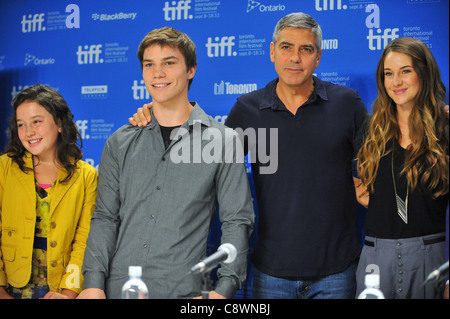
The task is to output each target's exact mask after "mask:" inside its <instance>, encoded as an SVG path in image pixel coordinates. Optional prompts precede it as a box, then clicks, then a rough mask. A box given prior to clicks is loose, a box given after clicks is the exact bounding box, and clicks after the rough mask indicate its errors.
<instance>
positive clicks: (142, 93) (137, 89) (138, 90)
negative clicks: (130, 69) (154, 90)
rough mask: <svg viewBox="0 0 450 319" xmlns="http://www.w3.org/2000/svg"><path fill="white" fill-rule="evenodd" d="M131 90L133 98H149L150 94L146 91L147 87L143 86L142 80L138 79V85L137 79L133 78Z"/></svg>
mask: <svg viewBox="0 0 450 319" xmlns="http://www.w3.org/2000/svg"><path fill="white" fill-rule="evenodd" d="M131 90H132V91H133V99H134V100H144V99H145V100H148V99H149V98H150V94H149V93H148V91H147V89H146V88H145V83H144V80H141V81H140V85H139V84H138V81H137V80H134V81H133V86H132V87H131Z"/></svg>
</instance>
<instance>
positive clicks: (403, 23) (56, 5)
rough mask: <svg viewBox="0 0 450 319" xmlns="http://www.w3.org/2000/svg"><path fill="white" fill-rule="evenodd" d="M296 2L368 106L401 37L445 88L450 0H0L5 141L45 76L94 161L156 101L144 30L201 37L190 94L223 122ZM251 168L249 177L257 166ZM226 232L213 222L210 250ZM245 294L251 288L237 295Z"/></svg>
mask: <svg viewBox="0 0 450 319" xmlns="http://www.w3.org/2000/svg"><path fill="white" fill-rule="evenodd" d="M295 11H303V12H306V13H308V14H310V15H311V16H313V17H314V18H315V19H316V20H317V21H318V22H319V23H320V25H321V26H322V29H323V52H322V60H321V63H320V66H319V67H318V68H317V69H316V75H317V76H318V77H319V78H321V79H323V80H326V81H330V82H334V83H338V84H341V85H344V86H349V87H352V88H354V89H356V90H358V92H359V94H360V96H361V97H362V99H363V101H364V102H365V103H366V106H367V108H368V109H369V110H370V107H371V104H372V102H373V100H374V98H375V96H376V86H375V69H376V65H377V62H378V59H379V57H380V54H381V52H382V50H383V48H384V46H385V45H386V44H387V43H388V42H389V41H390V40H392V39H394V38H398V37H403V36H409V37H414V38H419V39H421V40H422V41H423V42H425V43H426V44H427V45H428V46H429V47H430V48H431V50H432V52H433V54H434V56H435V58H436V59H437V61H438V64H439V66H440V69H441V72H442V79H443V81H444V84H445V85H446V87H447V88H448V84H449V1H448V0H258V1H256V0H220V1H218V0H169V1H164V0H151V1H150V0H129V1H111V0H109V1H106V0H69V1H66V0H58V1H55V0H41V1H35V0H17V1H8V0H1V1H0V149H1V150H3V148H4V146H5V145H6V143H7V140H8V137H7V134H6V130H7V127H8V123H9V117H10V114H11V107H10V104H11V100H12V98H13V97H14V96H15V95H16V94H17V93H18V92H20V91H21V90H22V89H24V88H26V87H28V86H30V85H33V84H35V83H43V84H47V85H50V86H52V87H54V88H55V89H57V90H58V91H59V92H60V93H61V94H62V95H63V96H64V97H65V99H66V100H67V102H68V104H69V106H70V108H71V109H72V111H73V113H74V115H75V121H76V123H77V125H78V128H79V130H80V133H81V136H82V137H83V142H84V147H83V152H84V158H83V159H84V160H85V161H87V162H88V163H90V164H92V165H93V166H94V167H97V166H98V164H99V161H100V156H101V152H102V149H103V145H104V143H105V141H106V139H107V138H108V137H109V136H110V135H111V134H112V133H113V132H114V131H115V130H117V129H118V128H119V127H120V126H122V125H123V124H126V123H128V117H129V116H130V115H132V114H133V113H134V112H135V111H136V109H137V108H138V107H140V106H142V105H143V104H144V103H147V102H149V101H150V97H149V95H148V93H147V92H146V89H145V86H144V82H143V80H142V74H141V69H140V65H139V60H138V58H137V56H136V52H137V47H138V45H139V43H140V41H141V40H142V38H143V37H144V36H145V35H146V34H147V33H148V32H149V31H151V30H152V29H155V28H160V27H163V26H173V27H175V28H177V29H179V30H181V31H183V32H186V33H187V34H188V35H189V36H190V37H191V38H192V40H193V41H194V42H195V43H196V45H197V55H198V69H197V73H196V75H195V79H194V82H193V85H192V87H191V89H190V93H189V95H190V100H191V101H197V102H198V103H199V104H200V106H201V107H202V108H203V109H204V110H205V111H207V112H208V113H209V114H210V115H212V116H213V117H215V119H217V121H219V122H224V121H225V119H226V117H227V114H228V112H229V111H230V109H231V107H232V106H233V104H234V103H235V100H236V98H237V97H238V96H239V95H241V94H243V93H247V92H250V91H252V90H256V89H259V88H262V87H264V86H265V84H266V83H267V82H269V81H270V80H272V79H273V78H275V77H276V73H275V71H274V67H273V64H272V63H271V62H270V57H269V45H270V42H271V39H272V33H273V30H274V27H275V24H276V22H277V21H278V20H279V19H280V18H281V17H283V16H284V15H286V14H288V13H291V12H295ZM447 103H448V98H447ZM248 174H249V178H250V180H251V170H250V166H248ZM256 210H257V209H256ZM360 214H361V215H363V213H361V212H360ZM219 233H220V231H219V227H218V225H217V224H216V222H215V223H214V225H213V231H212V233H211V235H210V245H209V249H210V250H211V251H213V250H214V249H216V248H217V246H218V242H219V236H220V234H219ZM359 235H361V234H359ZM256 236H257V234H256V233H255V234H254V235H253V236H252V241H251V244H252V245H253V243H254V240H255V237H256ZM249 269H251V268H250V267H249ZM250 279H251V276H250ZM249 281H250V280H249ZM249 291H250V287H249V285H248V286H246V287H244V289H242V290H241V291H239V293H238V295H237V297H238V298H239V297H242V298H246V297H248V294H249Z"/></svg>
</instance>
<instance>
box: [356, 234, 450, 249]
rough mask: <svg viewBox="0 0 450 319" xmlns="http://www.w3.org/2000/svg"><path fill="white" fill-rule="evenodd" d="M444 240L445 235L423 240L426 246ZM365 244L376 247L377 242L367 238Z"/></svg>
mask: <svg viewBox="0 0 450 319" xmlns="http://www.w3.org/2000/svg"><path fill="white" fill-rule="evenodd" d="M442 241H445V236H442V237H437V238H432V239H424V240H423V244H424V245H425V246H427V245H432V244H437V243H440V242H442ZM364 244H365V245H367V246H369V247H375V243H374V242H373V241H371V240H367V239H366V240H364Z"/></svg>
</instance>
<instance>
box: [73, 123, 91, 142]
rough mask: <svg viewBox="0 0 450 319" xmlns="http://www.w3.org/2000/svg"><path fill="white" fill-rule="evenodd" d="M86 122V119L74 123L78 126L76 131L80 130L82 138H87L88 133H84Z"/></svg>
mask: <svg viewBox="0 0 450 319" xmlns="http://www.w3.org/2000/svg"><path fill="white" fill-rule="evenodd" d="M87 123H88V120H78V121H75V124H76V126H77V127H78V131H79V132H80V135H81V138H82V139H89V135H87V134H86V131H87V129H88V126H87Z"/></svg>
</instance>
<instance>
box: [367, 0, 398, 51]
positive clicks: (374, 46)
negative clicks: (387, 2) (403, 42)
mask: <svg viewBox="0 0 450 319" xmlns="http://www.w3.org/2000/svg"><path fill="white" fill-rule="evenodd" d="M366 12H367V13H370V14H369V15H368V16H367V18H366V27H367V28H368V29H369V35H368V36H367V37H366V38H367V40H369V49H370V50H372V51H373V50H382V49H384V48H385V47H386V45H387V44H388V43H389V40H394V39H396V38H398V37H399V35H398V34H397V32H398V31H399V29H398V28H392V29H391V28H386V29H384V30H381V29H380V20H381V19H380V8H379V7H378V6H377V5H376V4H369V5H367V7H366ZM374 29H376V30H377V31H376V32H377V34H378V35H375V34H374V32H373V31H374ZM381 33H383V34H381ZM381 40H383V45H381Z"/></svg>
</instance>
